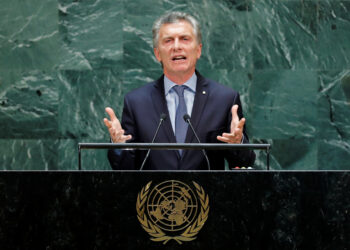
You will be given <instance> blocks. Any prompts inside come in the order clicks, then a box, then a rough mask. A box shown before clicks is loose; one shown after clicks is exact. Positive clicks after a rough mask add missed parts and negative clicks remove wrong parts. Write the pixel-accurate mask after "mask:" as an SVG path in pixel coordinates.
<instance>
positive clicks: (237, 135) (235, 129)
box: [217, 105, 245, 143]
mask: <svg viewBox="0 0 350 250" xmlns="http://www.w3.org/2000/svg"><path fill="white" fill-rule="evenodd" d="M237 110H238V105H233V106H232V109H231V113H232V121H231V126H230V127H231V132H230V133H223V134H222V135H221V136H219V135H218V136H217V139H218V140H219V141H222V142H226V143H241V141H242V137H243V127H244V123H245V118H242V119H241V120H240V119H239V117H238V114H237Z"/></svg>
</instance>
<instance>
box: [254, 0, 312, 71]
mask: <svg viewBox="0 0 350 250" xmlns="http://www.w3.org/2000/svg"><path fill="white" fill-rule="evenodd" d="M317 8H318V5H317V2H316V1H299V0H288V1H276V0H264V1H255V2H254V4H253V11H252V14H251V15H250V19H251V22H252V27H253V32H254V39H253V41H254V44H253V61H254V68H256V69H317V60H318V54H317V50H316V48H317V47H316V40H317Z"/></svg>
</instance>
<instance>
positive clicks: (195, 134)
mask: <svg viewBox="0 0 350 250" xmlns="http://www.w3.org/2000/svg"><path fill="white" fill-rule="evenodd" d="M183 118H184V120H185V122H187V123H188V125H190V128H191V130H192V132H193V134H194V136H195V137H196V139H197V141H198V143H201V141H200V140H199V138H198V136H197V133H196V131H194V128H193V126H192V123H191V117H190V116H189V115H188V114H185V115H184V117H183ZM202 152H203V155H204V157H205V159H206V160H207V164H208V170H210V163H209V159H208V156H207V153H206V152H205V150H204V149H202Z"/></svg>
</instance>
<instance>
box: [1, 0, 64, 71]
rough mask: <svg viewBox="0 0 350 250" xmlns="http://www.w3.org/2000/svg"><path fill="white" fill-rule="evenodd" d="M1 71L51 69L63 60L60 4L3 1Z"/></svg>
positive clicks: (38, 0)
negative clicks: (58, 5) (58, 9)
mask: <svg viewBox="0 0 350 250" xmlns="http://www.w3.org/2000/svg"><path fill="white" fill-rule="evenodd" d="M0 17H1V18H0V68H1V69H11V70H12V69H14V70H21V71H22V70H38V69H45V70H49V69H52V68H53V67H54V66H55V65H57V63H58V62H59V59H60V53H59V46H60V45H59V42H58V29H57V20H58V16H57V1H55V0H34V1H18V0H15V1H2V2H1V9H0Z"/></svg>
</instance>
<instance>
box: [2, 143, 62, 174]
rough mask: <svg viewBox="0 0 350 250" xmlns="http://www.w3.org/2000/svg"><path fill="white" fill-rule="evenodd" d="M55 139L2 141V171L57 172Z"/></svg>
mask: <svg viewBox="0 0 350 250" xmlns="http://www.w3.org/2000/svg"><path fill="white" fill-rule="evenodd" d="M57 145H58V141H57V140H54V139H46V140H41V139H36V140H33V139H29V140H23V139H0V152H1V156H0V170H56V169H57V158H58V155H57Z"/></svg>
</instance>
